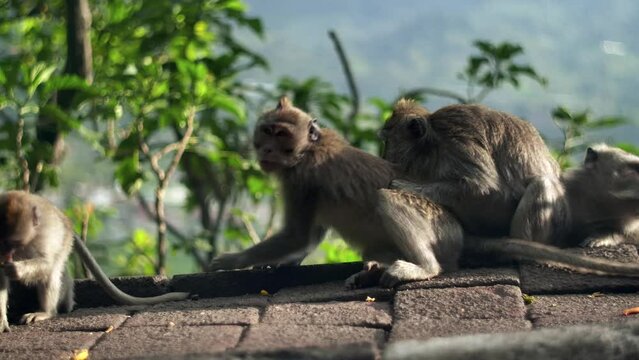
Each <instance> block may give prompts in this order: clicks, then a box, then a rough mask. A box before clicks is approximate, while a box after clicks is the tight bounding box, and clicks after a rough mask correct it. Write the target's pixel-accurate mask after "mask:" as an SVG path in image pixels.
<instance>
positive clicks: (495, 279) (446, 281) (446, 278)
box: [397, 268, 519, 290]
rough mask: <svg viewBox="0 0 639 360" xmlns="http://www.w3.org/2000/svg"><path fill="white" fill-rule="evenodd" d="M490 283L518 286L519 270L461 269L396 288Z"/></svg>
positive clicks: (406, 288)
mask: <svg viewBox="0 0 639 360" xmlns="http://www.w3.org/2000/svg"><path fill="white" fill-rule="evenodd" d="M491 285H514V286H519V272H518V271H517V270H516V269H515V268H494V269H493V268H477V269H462V270H459V271H454V272H450V273H445V274H442V275H439V276H437V277H435V278H433V279H431V280H427V281H415V282H410V283H406V284H403V285H400V286H399V287H398V288H397V290H408V289H434V288H446V287H471V286H491Z"/></svg>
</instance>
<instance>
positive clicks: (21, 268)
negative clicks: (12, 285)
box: [13, 257, 53, 285]
mask: <svg viewBox="0 0 639 360" xmlns="http://www.w3.org/2000/svg"><path fill="white" fill-rule="evenodd" d="M13 266H14V267H15V272H16V275H17V279H16V280H19V281H21V282H22V283H24V284H26V285H31V284H37V283H40V282H42V281H43V279H47V278H49V276H50V275H51V269H52V267H53V265H52V263H51V261H50V260H49V259H47V258H46V257H36V258H31V259H27V260H19V261H14V262H13Z"/></svg>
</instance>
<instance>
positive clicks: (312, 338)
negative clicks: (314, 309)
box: [238, 324, 385, 351]
mask: <svg viewBox="0 0 639 360" xmlns="http://www.w3.org/2000/svg"><path fill="white" fill-rule="evenodd" d="M384 339H385V333H384V330H381V329H372V328H363V327H355V326H334V325H290V324H286V325H284V324H258V325H251V326H250V327H249V329H248V331H247V333H246V335H245V336H244V338H243V339H242V341H241V343H240V345H239V346H238V350H256V351H268V350H277V349H286V348H300V347H331V348H332V347H335V346H338V345H347V344H359V343H371V344H375V345H381V344H382V343H383V342H384Z"/></svg>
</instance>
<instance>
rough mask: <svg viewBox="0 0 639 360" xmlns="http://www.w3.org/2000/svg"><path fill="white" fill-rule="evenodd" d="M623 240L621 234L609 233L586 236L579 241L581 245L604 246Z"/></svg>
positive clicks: (616, 243) (619, 242)
mask: <svg viewBox="0 0 639 360" xmlns="http://www.w3.org/2000/svg"><path fill="white" fill-rule="evenodd" d="M623 242H624V239H623V237H622V236H619V235H609V236H590V237H588V238H586V240H584V241H583V242H582V243H581V246H582V247H589V248H595V247H606V246H617V245H620V244H622V243H623Z"/></svg>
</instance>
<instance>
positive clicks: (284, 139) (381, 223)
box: [210, 97, 463, 287]
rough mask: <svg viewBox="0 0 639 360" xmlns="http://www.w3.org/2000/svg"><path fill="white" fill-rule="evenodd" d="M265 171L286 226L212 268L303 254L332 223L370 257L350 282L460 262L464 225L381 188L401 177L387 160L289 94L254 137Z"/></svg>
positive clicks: (407, 275) (411, 274)
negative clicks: (274, 182) (322, 122)
mask: <svg viewBox="0 0 639 360" xmlns="http://www.w3.org/2000/svg"><path fill="white" fill-rule="evenodd" d="M254 146H255V149H256V151H257V157H258V159H259V163H260V166H261V168H262V169H263V170H264V171H265V172H268V173H271V174H273V175H275V176H276V177H277V179H278V180H279V185H280V191H281V194H282V196H283V197H284V204H285V215H284V222H285V224H284V228H283V229H282V230H281V231H280V232H279V233H277V234H275V235H274V236H272V237H270V238H268V239H266V240H265V241H263V242H261V243H259V244H257V245H255V246H253V247H251V248H249V249H247V250H245V251H243V252H240V253H235V254H224V255H221V256H219V257H217V258H215V259H213V261H212V263H211V265H210V270H220V269H240V268H246V267H250V266H256V265H265V264H281V263H286V262H289V261H290V260H291V259H300V258H303V257H304V256H305V255H306V254H307V253H308V252H309V251H311V250H312V249H313V248H314V247H315V246H316V245H317V244H318V243H319V242H320V241H321V238H322V237H323V235H324V233H325V231H326V229H327V228H334V229H335V230H337V232H338V233H339V234H340V235H341V236H342V237H344V239H345V240H346V241H347V242H348V243H349V244H350V245H352V246H353V247H355V248H357V249H359V250H360V251H361V253H362V256H363V258H364V260H365V262H366V263H365V268H364V270H363V271H362V272H360V273H358V274H355V275H353V276H352V277H350V278H349V279H348V280H347V285H348V286H350V287H359V286H367V285H372V284H375V283H377V282H379V283H380V284H381V285H383V286H393V285H395V284H396V283H398V282H400V281H407V280H422V279H429V278H431V277H434V276H436V275H438V274H440V273H441V272H442V271H450V270H453V269H455V268H456V267H457V259H458V256H459V252H460V249H461V246H462V237H463V234H462V229H461V227H460V226H459V224H458V222H457V221H456V220H455V219H454V217H453V216H451V215H450V214H449V213H448V212H447V211H444V210H443V209H442V208H441V207H439V206H438V205H436V204H434V203H433V202H431V201H428V200H427V199H423V198H421V197H419V196H416V195H412V194H410V193H408V192H403V191H399V190H389V189H383V188H385V187H387V186H388V185H389V184H390V182H391V180H392V179H393V178H395V177H396V174H395V171H394V168H393V167H392V166H391V164H390V163H388V162H387V161H385V160H383V159H381V158H378V157H375V156H373V155H370V154H368V153H366V152H363V151H361V150H359V149H356V148H354V147H352V146H350V145H349V144H348V143H346V142H345V141H344V140H343V139H342V138H341V137H340V136H339V135H337V133H335V132H334V131H333V130H331V129H326V128H320V127H319V126H318V125H317V123H316V121H315V120H314V119H313V118H312V117H311V116H309V115H308V114H306V113H304V112H303V111H301V110H300V109H298V108H296V107H294V106H293V105H292V104H291V103H290V102H289V100H288V99H287V98H286V97H283V98H282V99H280V101H279V103H278V105H277V108H276V109H274V110H271V111H268V112H267V113H265V114H264V115H262V116H261V118H260V120H259V121H258V123H257V126H256V129H255V134H254Z"/></svg>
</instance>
